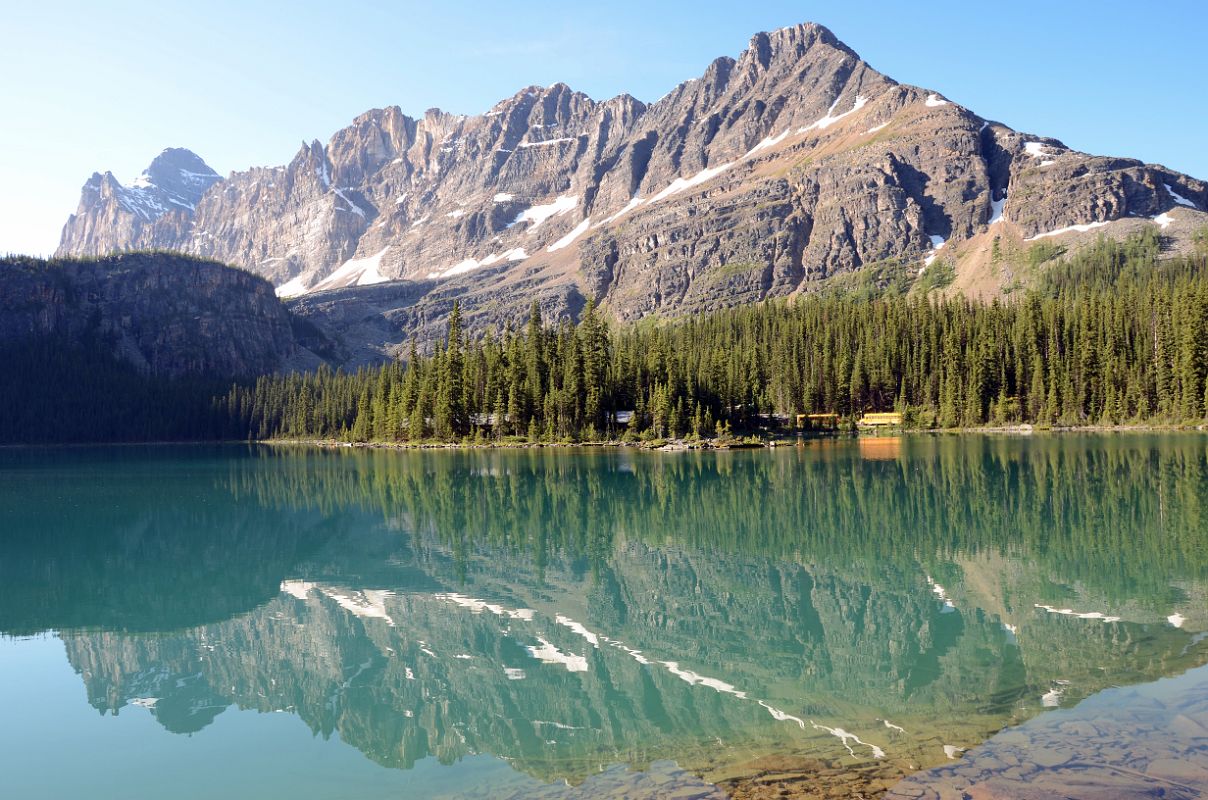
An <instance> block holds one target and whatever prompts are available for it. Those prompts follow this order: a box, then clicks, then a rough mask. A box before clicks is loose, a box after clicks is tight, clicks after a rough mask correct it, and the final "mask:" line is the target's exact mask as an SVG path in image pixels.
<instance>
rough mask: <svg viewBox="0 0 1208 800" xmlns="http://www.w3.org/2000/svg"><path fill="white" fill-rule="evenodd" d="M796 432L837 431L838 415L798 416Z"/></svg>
mask: <svg viewBox="0 0 1208 800" xmlns="http://www.w3.org/2000/svg"><path fill="white" fill-rule="evenodd" d="M797 430H799V431H837V430H839V415H838V414H798V415H797Z"/></svg>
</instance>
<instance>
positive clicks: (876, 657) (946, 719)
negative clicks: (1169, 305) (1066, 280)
mask: <svg viewBox="0 0 1208 800" xmlns="http://www.w3.org/2000/svg"><path fill="white" fill-rule="evenodd" d="M0 587H2V593H0V709H3V710H4V724H3V725H2V726H0V763H3V764H5V765H6V767H7V768H6V769H5V778H4V782H3V787H4V788H3V790H2V792H0V793H2V794H3V796H5V797H11V798H34V797H37V798H89V800H108V799H109V798H114V799H116V798H122V800H129V799H130V798H214V797H225V798H245V797H246V798H289V800H309V799H310V798H357V799H358V800H369V799H372V798H529V797H537V798H604V797H632V798H647V797H648V798H662V797H673V798H700V797H730V796H735V797H741V798H756V797H760V798H761V797H784V796H789V797H880V796H887V797H961V796H970V797H1029V798H1032V797H1036V798H1040V797H1050V796H1052V797H1083V796H1085V797H1131V796H1145V797H1149V796H1153V797H1167V798H1169V797H1179V798H1181V797H1199V796H1201V795H1203V794H1204V793H1208V666H1205V664H1206V663H1208V641H1205V640H1206V639H1208V436H1205V435H1203V434H1197V433H1169V434H1165V433H1125V434H1120V433H1117V434H1060V435H1056V434H1047V435H1046V434H1036V435H1033V436H994V435H976V434H962V435H948V436H929V435H911V436H904V437H900V438H890V437H882V438H860V439H856V438H839V439H812V440H806V441H803V442H801V443H799V444H798V445H796V446H790V447H780V448H775V449H771V450H757V451H733V452H722V451H708V452H700V451H690V452H674V453H662V452H645V451H638V450H632V449H581V450H576V449H569V448H558V449H528V450H507V449H484V450H441V451H431V450H430V451H397V450H384V449H366V448H319V447H310V446H302V445H298V446H293V445H222V446H147V447H141V446H130V447H91V448H15V449H6V450H0ZM1045 792H1048V794H1045Z"/></svg>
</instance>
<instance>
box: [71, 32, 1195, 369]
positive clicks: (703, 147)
mask: <svg viewBox="0 0 1208 800" xmlns="http://www.w3.org/2000/svg"><path fill="white" fill-rule="evenodd" d="M184 152H185V153H187V151H184ZM169 154H171V155H169ZM189 155H191V154H189ZM161 158H164V159H165V167H164V170H163V171H165V172H168V173H172V171H173V170H175V174H181V172H180V171H181V170H182V169H185V170H188V171H189V172H194V173H199V174H201V173H203V172H205V170H202V169H200V168H197V167H196V166H194V167H189V166H188V164H186V163H184V162H183V161H181V160H180V159H187V156H185V155H184V154H183V153H178V152H177V151H166V152H165V154H164V155H163V156H161ZM157 161H159V159H157ZM206 169H207V170H208V168H206ZM159 172H160V170H159V169H158V168H157V169H156V170H154V171H153V170H150V169H149V170H148V173H147V176H148V177H147V183H148V184H151V185H153V186H154V192H159V194H151V195H138V196H131V195H130V194H129V192H130V191H132V190H131V189H129V187H119V188H114V187H117V186H118V184H117V182H116V181H115V180H112V178H111V176H109V177H106V176H104V175H101V176H99V177H98V176H96V175H94V176H93V178H91V179H90V180H89V183H88V184H86V185H85V190H84V192H83V196H82V198H81V204H80V210H79V212H77V214H76V215H74V216H73V217H72V218H71V219H70V220H69V221H68V224H67V226H66V227H65V229H64V234H63V242H62V245H61V247H60V250H59V252H60V253H62V254H84V253H96V252H102V253H103V252H109V251H111V250H114V249H122V248H131V247H159V248H170V249H176V250H182V251H184V252H188V253H194V254H197V255H203V256H208V257H211V258H215V259H219V260H222V261H226V262H229V263H232V264H236V265H239V266H243V267H246V268H248V269H251V270H254V271H256V272H259V273H260V274H262V275H264V276H266V277H268V278H269V279H270V280H271V281H272V282H273V283H274V284H276V285H277V286H278V288H279V290H280V291H282V293H283V294H289V295H296V294H300V293H305V292H315V293H317V295H318V297H317V299H315V300H314V301H313V302H308V303H306V304H305V306H304V308H309V309H319V308H322V309H326V310H324V311H323V312H322V313H324V314H329V315H330V316H331V318H332V319H336V318H339V319H341V320H347V319H352V318H353V317H355V318H356V319H358V320H363V319H367V318H371V319H378V320H379V321H378V322H376V323H374V325H375V326H380V327H374V329H373V331H372V332H371V333H367V334H365V336H368V337H369V338H370V339H372V340H373V341H374V342H376V344H374V345H373V347H375V348H377V352H379V353H383V352H389V351H390V350H391V348H392V347H394V346H395V345H396V344H397V343H398V342H400V341H402V340H405V339H406V338H408V337H410V336H413V335H416V331H417V328H422V329H423V330H421V331H420V333H419V335H420V336H421V337H425V336H429V334H431V333H433V332H438V331H439V329H440V327H441V326H442V325H443V321H444V315H445V314H446V313H447V311H448V309H449V308H450V307H451V304H452V300H453V299H454V298H458V299H460V300H461V301H462V308H463V311H464V312H465V313H466V315H467V322H468V323H470V324H488V323H498V322H502V321H504V320H507V319H513V318H520V317H523V315H524V313H525V312H526V310H527V308H528V305H529V303H530V301H531V300H532V299H534V298H536V299H539V300H540V301H541V302H542V305H543V308H545V309H546V311H547V313H551V314H563V313H569V314H574V313H576V312H577V310H578V308H580V307H582V304H583V302H584V298H585V297H586V296H587V295H591V296H594V297H595V298H596V299H597V300H598V301H600V302H601V304H602V307H603V308H605V309H607V310H608V311H610V312H611V313H612V314H613V315H615V316H616V317H618V318H621V319H637V318H640V317H643V316H646V315H649V314H669V315H678V314H684V313H694V312H696V311H700V310H708V309H712V308H717V307H723V306H731V305H737V304H741V303H747V302H754V301H759V300H763V299H767V298H770V297H779V296H785V295H791V294H795V293H799V292H802V291H809V290H811V289H814V288H817V287H819V286H821V285H822V284H823V283H824V282H826V281H828V280H830V279H832V278H834V277H835V276H839V275H842V274H845V273H853V272H858V271H861V270H865V269H870V270H871V269H874V268H876V269H882V270H883V269H887V267H885V266H884V265H886V264H892V265H897V266H896V267H895V268H901V269H902V270H903V272H904V274H908V275H909V276H911V277H910V278H909V280H913V279H915V278H916V277H917V276H918V275H919V274H921V271H925V270H926V269H927V268H929V267H930V266H931V265H932V264H933V263H937V262H938V263H940V264H941V265H947V266H948V267H951V268H952V270H953V271H954V272H955V273H956V274H957V281H956V286H957V287H958V288H962V289H963V288H965V287H971V286H977V287H980V286H982V285H983V284H984V285H986V286H991V287H993V286H997V285H1001V284H1002V283H1003V282H1004V281H1006V280H1008V279H1009V276H1010V275H1011V272H1010V269H1008V268H1004V267H1002V265H1000V264H991V263H990V261H989V256H988V255H987V254H989V253H991V252H993V251H994V248H993V247H992V243H993V241H994V240H996V239H1000V240H1004V241H1008V243H1009V247H1006V246H1004V247H999V248H998V250H999V251H1004V250H1009V251H1010V252H1014V253H1025V252H1026V251H1027V249H1028V248H1029V247H1031V246H1032V244H1031V243H1032V242H1034V241H1036V240H1038V239H1042V238H1044V239H1046V240H1047V237H1066V238H1068V237H1078V236H1082V235H1083V234H1085V235H1086V236H1088V237H1097V236H1098V235H1100V234H1109V235H1115V234H1116V233H1117V232H1118V233H1119V235H1121V236H1124V235H1128V234H1129V233H1131V232H1135V231H1136V230H1137V229H1138V227H1143V226H1154V225H1156V226H1159V228H1160V230H1161V233H1162V235H1163V236H1164V237H1168V238H1170V239H1171V240H1172V242H1174V243H1175V245H1176V246H1174V247H1172V251H1177V247H1178V246H1181V245H1178V242H1187V241H1190V237H1191V235H1192V233H1193V232H1194V230H1196V229H1197V226H1202V225H1204V224H1205V221H1206V219H1208V218H1205V216H1204V215H1205V212H1206V211H1208V186H1206V185H1205V184H1204V183H1203V182H1201V181H1198V180H1196V179H1194V178H1190V177H1188V176H1185V175H1180V174H1178V173H1175V172H1173V171H1171V170H1168V169H1165V168H1162V167H1158V166H1155V165H1146V164H1142V163H1141V162H1139V161H1135V160H1132V159H1117V158H1102V157H1097V156H1092V155H1089V154H1085V153H1078V152H1075V151H1072V150H1070V149H1068V148H1066V147H1065V146H1064V145H1063V144H1061V142H1060V141H1059V140H1057V139H1053V138H1048V137H1041V136H1033V135H1029V134H1024V133H1020V132H1017V131H1013V130H1011V129H1010V128H1008V127H1007V126H1006V125H1003V124H1000V123H991V122H989V121H987V120H985V119H983V118H982V117H980V116H978V115H977V114H975V113H973V112H972V111H970V110H969V109H966V108H963V107H961V106H959V105H957V104H956V103H953V102H951V101H949V100H947V99H946V98H945V97H944V96H943V94H941V93H940V92H938V91H933V90H929V89H922V88H917V87H912V86H904V85H900V84H898V83H897V82H895V81H894V80H892V79H891V78H889V77H886V76H885V75H882V74H881V73H879V72H877V71H876V70H875V69H873V68H872V67H870V66H869V65H868V64H867V63H866V62H865V61H864V60H863V59H861V58H860V56H859V55H857V54H856V53H855V52H854V51H852V50H851V49H850V48H848V47H847V46H846V45H844V44H843V43H842V42H841V41H839V40H838V39H837V38H836V37H835V36H834V34H832V33H831V32H830V31H829V30H828V29H826V28H825V27H823V26H821V25H817V24H814V23H805V24H802V25H796V26H792V27H788V28H782V29H780V30H777V31H771V32H768V33H760V34H756V35H755V36H753V37H752V38H751V40H750V46H749V47H748V48H747V49H746V50H745V51H744V52H743V53H741V54H740V55H739V56H738V58H736V59H735V58H731V57H728V56H723V57H721V58H718V59H715V60H714V61H713V62H712V63H711V64H710V65H709V66H708V67H707V68H706V69H705V70H704V71H703V72H702V74H700V75H699V76H698V77H696V78H692V79H690V80H687V81H685V82H683V83H681V84H680V85H679V86H677V87H676V88H675V89H673V90H672V91H671V92H669V93H668V94H667V95H666V96H665V97H663V98H660V99H659V100H658V101H656V102H654V103H653V104H651V105H649V106H647V105H645V104H643V103H641V102H639V101H637V100H635V99H634V98H632V97H631V96H629V95H620V96H618V97H616V98H613V99H611V100H606V101H603V102H596V101H595V100H593V99H592V98H590V97H588V96H587V95H585V94H583V93H581V92H576V91H575V90H573V89H572V88H571V87H569V86H568V85H566V84H564V83H560V82H559V83H554V84H552V85H550V86H546V87H542V86H528V87H525V88H524V89H521V90H520V91H518V92H516V93H515V94H513V95H512V96H510V97H507V98H505V99H503V100H500V101H499V102H498V103H496V104H495V105H494V106H492V107H491V108H490V109H489V110H487V111H485V112H484V113H482V114H479V115H472V116H465V115H459V114H452V113H448V112H445V111H441V110H440V109H429V110H428V111H427V112H425V113H424V114H423V115H422V116H419V117H418V118H412V117H408V116H406V115H404V114H403V113H402V111H401V110H400V109H398V108H397V107H393V106H390V107H386V108H383V109H374V110H371V111H368V112H366V113H364V114H362V115H360V116H358V117H357V118H356V119H355V120H354V121H353V122H352V123H351V124H350V125H349V126H348V127H346V128H344V129H342V130H340V131H337V132H336V133H335V134H334V135H333V136H332V137H331V139H330V141H329V142H328V143H327V144H326V145H324V144H322V143H320V142H318V141H314V142H311V143H309V144H307V143H303V145H302V147H301V149H300V150H299V152H298V154H297V155H296V156H295V157H294V159H293V161H292V162H290V164H289V165H288V166H287V167H283V168H279V169H276V170H271V169H270V170H266V169H252V170H248V171H246V172H237V173H233V174H232V175H231V176H230V177H229V178H227V179H225V180H222V181H221V185H220V186H219V185H218V182H219V179H218V177H217V176H216V175H214V176H212V178H211V177H208V176H207V177H204V178H202V179H200V182H204V181H206V180H209V181H212V183H211V184H210V185H209V187H208V188H207V190H205V191H204V192H202V193H201V194H200V197H199V199H194V198H193V196H192V195H189V196H185V195H183V194H180V192H179V188H180V187H177V194H176V195H174V198H173V197H166V196H165V195H164V194H163V192H164V191H165V189H164V187H166V186H168V185H169V181H168V180H167V178H161V177H159ZM144 190H145V191H146V192H152V186H150V185H149V186H147V187H145V189H144ZM144 190H140V191H144ZM148 196H149V197H150V199H149V200H148V199H147V197H148ZM107 197H108V198H111V199H105V198H107ZM175 200H180V201H183V202H185V203H186V204H195V205H196V209H197V210H196V212H193V211H192V209H191V208H190V207H187V206H180V205H179V204H177V203H176V202H175ZM1092 228H1093V229H1094V230H1092ZM1061 241H1065V238H1062V239H1061ZM1079 241H1081V240H1079V239H1074V240H1071V245H1075V244H1077V243H1078V242H1079ZM878 265H879V266H878ZM395 281H402V283H399V284H395V285H392V286H389V287H386V286H371V285H370V284H378V283H392V282H395ZM327 290H332V291H331V292H328V291H327ZM969 291H973V289H969ZM977 291H983V289H981V288H978V289H977ZM990 291H993V289H991V290H990ZM363 297H371V298H374V300H373V304H372V305H373V308H371V309H368V310H367V309H365V308H359V309H358V310H357V311H355V312H353V311H349V310H343V311H342V310H339V309H340V308H345V309H346V304H347V303H349V302H353V301H352V300H350V299H349V298H363ZM325 298H335V299H332V301H331V302H332V303H335V305H332V306H330V307H329V306H328V305H327V300H326V299H325ZM337 301H338V302H337ZM314 313H315V314H318V313H319V312H318V311H315V312H314ZM366 315H368V316H366ZM375 315H376V316H375ZM340 324H344V323H343V322H341V323H340ZM357 324H358V325H359V324H361V323H359V322H358V323H357Z"/></svg>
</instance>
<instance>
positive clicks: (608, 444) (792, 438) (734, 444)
mask: <svg viewBox="0 0 1208 800" xmlns="http://www.w3.org/2000/svg"><path fill="white" fill-rule="evenodd" d="M1205 432H1208V424H1197V425H1182V424H1158V423H1153V424H1139V425H1085V426H1051V427H1043V428H1038V427H1035V426H1032V425H1004V426H994V427H981V428H885V429H877V430H873V431H867V430H860V431H833V432H820V433H819V432H815V433H806V434H800V435H788V436H777V437H768V438H761V437H754V436H752V437H746V438H735V439H734V440H730V441H721V442H719V441H717V440H716V439H672V438H665V439H656V440H652V441H647V442H642V441H626V440H622V439H607V440H603V441H596V442H528V441H511V442H500V441H481V442H465V441H463V442H436V441H424V442H381V441H371V442H348V441H344V440H341V439H310V438H304V439H256V440H249V441H248V442H247V443H249V444H260V445H271V446H283V445H285V446H288V445H299V446H306V447H323V448H329V449H339V448H350V449H367V450H541V449H550V450H569V449H577V448H610V449H611V448H615V449H631V450H645V451H647V452H684V451H691V450H698V451H705V450H714V451H721V452H725V451H730V450H775V449H778V448H782V447H798V446H801V445H804V444H806V443H808V442H816V441H830V440H840V439H843V440H861V439H867V440H876V439H883V440H888V439H896V438H899V437H902V436H924V435H925V436H968V435H971V434H981V435H996V436H1034V435H1047V434H1080V433H1082V434H1108V433H1114V434H1129V433H1188V434H1192V433H1205ZM238 443H243V442H242V440H240V442H238Z"/></svg>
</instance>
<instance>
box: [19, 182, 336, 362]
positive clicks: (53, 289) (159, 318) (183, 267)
mask: <svg viewBox="0 0 1208 800" xmlns="http://www.w3.org/2000/svg"><path fill="white" fill-rule="evenodd" d="M155 191H157V192H162V193H164V194H163V195H162V196H167V193H169V192H174V191H182V187H179V186H178V187H175V188H173V189H168V188H158V187H157V188H156V190H155ZM150 194H151V190H150V189H148V190H147V193H146V194H145V195H144V196H145V197H146V196H150ZM186 196H187V195H186ZM43 340H53V341H58V342H63V343H71V344H72V345H77V346H78V345H81V344H84V343H98V344H99V345H101V346H102V347H103V349H104V350H105V351H108V352H111V353H112V354H113V355H114V356H116V357H117V358H118V359H119V360H121V361H123V362H126V363H127V364H129V365H132V366H133V367H135V368H136V369H137V370H138V371H139V372H141V373H144V374H148V375H155V376H160V377H168V378H171V377H180V376H184V375H208V376H218V377H233V376H248V375H259V374H262V373H266V372H272V371H275V370H278V369H281V368H283V367H286V366H288V365H290V364H292V363H298V364H299V365H302V364H304V363H307V359H306V358H304V356H309V355H310V354H308V353H306V352H305V351H303V350H302V349H301V348H300V347H299V346H298V344H297V342H296V341H295V339H294V333H293V322H292V320H291V318H290V315H289V312H288V311H287V310H286V309H285V307H284V306H283V305H282V304H281V302H280V300H278V299H277V297H275V296H274V293H273V289H272V285H271V284H269V283H268V282H267V281H265V280H264V279H262V278H260V277H258V276H256V275H251V274H248V273H247V272H244V271H242V270H238V269H232V268H230V267H227V266H224V265H222V264H218V263H215V262H212V261H205V260H201V259H197V258H190V257H186V256H179V255H173V254H164V253H130V254H126V255H118V256H110V257H106V258H100V259H57V260H52V261H49V262H47V261H41V260H38V259H24V258H12V259H5V260H2V261H0V347H5V348H8V347H21V346H23V345H24V344H25V343H29V342H34V341H43ZM310 360H312V361H314V362H315V364H316V365H317V359H316V358H314V357H313V356H310ZM28 377H30V376H26V378H28Z"/></svg>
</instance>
